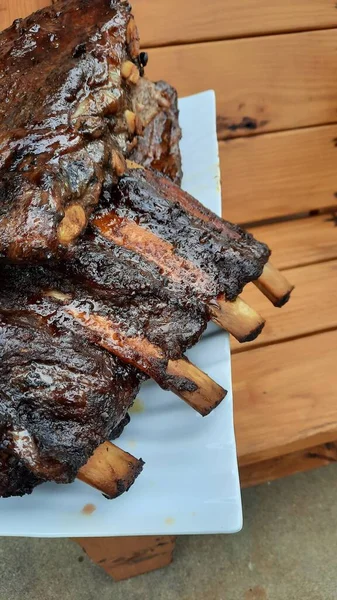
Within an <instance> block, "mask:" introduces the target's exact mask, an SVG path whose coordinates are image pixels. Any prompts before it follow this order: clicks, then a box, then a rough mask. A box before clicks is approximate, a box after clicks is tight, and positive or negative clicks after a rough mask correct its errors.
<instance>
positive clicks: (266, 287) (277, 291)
mask: <svg viewBox="0 0 337 600" xmlns="http://www.w3.org/2000/svg"><path fill="white" fill-rule="evenodd" d="M254 283H255V285H256V286H257V287H258V288H259V290H261V292H262V293H263V294H264V295H265V296H266V297H267V298H268V300H270V301H271V302H272V303H273V304H274V306H276V307H277V308H281V307H282V306H284V305H285V304H286V303H287V302H288V300H289V298H290V295H291V292H292V291H293V289H294V286H293V285H291V283H289V281H288V280H287V279H286V278H285V277H284V275H282V273H280V271H278V270H277V269H275V267H273V265H272V264H271V263H270V262H268V263H267V264H266V265H265V267H264V269H263V272H262V275H261V277H259V279H257V281H254Z"/></svg>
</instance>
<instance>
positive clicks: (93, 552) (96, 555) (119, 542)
mask: <svg viewBox="0 0 337 600" xmlns="http://www.w3.org/2000/svg"><path fill="white" fill-rule="evenodd" d="M73 539H74V541H75V542H76V543H77V544H79V545H80V546H81V547H82V548H83V550H84V551H85V552H86V553H87V555H88V556H89V558H91V560H92V561H93V562H94V563H96V564H97V565H99V566H100V567H102V568H103V569H104V570H105V571H106V572H107V573H108V574H109V575H111V577H113V578H114V579H115V580H116V581H120V580H122V579H129V578H130V577H136V575H141V574H142V573H148V572H149V571H154V570H155V569H161V568H162V567H166V566H167V565H169V564H170V563H171V562H172V559H173V550H174V545H175V540H176V538H175V536H144V537H143V536H140V537H113V538H73Z"/></svg>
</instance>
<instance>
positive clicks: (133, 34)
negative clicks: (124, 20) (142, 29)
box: [126, 17, 140, 58]
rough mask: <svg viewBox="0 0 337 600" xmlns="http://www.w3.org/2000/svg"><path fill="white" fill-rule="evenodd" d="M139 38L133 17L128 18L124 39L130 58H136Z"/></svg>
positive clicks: (138, 49) (138, 50)
mask: <svg viewBox="0 0 337 600" xmlns="http://www.w3.org/2000/svg"><path fill="white" fill-rule="evenodd" d="M139 40H140V38H139V32H138V28H137V25H136V22H135V20H134V18H133V17H131V18H130V21H129V22H128V25H127V28H126V41H127V43H128V45H129V52H130V54H131V56H132V58H137V56H138V55H139V52H140V41H139Z"/></svg>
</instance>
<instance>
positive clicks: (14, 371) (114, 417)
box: [0, 303, 142, 496]
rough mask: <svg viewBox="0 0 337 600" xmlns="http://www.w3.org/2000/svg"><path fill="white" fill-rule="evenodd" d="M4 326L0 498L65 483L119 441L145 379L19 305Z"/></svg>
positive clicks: (0, 341) (0, 337) (0, 330)
mask: <svg viewBox="0 0 337 600" xmlns="http://www.w3.org/2000/svg"><path fill="white" fill-rule="evenodd" d="M2 309H3V310H2V311H1V319H0V359H1V360H0V379H1V391H0V462H1V467H2V468H1V476H0V495H3V496H7V495H18V494H19V495H22V494H24V493H27V492H28V491H31V490H32V488H33V487H35V485H37V484H38V483H41V482H43V481H48V480H52V481H57V482H60V483H67V482H70V481H73V480H74V478H75V476H76V474H77V472H78V470H79V469H80V467H82V466H83V465H84V464H85V463H86V462H87V460H88V458H89V457H90V456H91V454H92V453H93V451H94V450H95V449H96V448H97V446H99V445H100V444H101V443H102V442H104V441H106V440H107V439H109V438H110V437H111V436H113V435H114V433H113V432H114V430H116V428H117V429H118V426H119V425H120V424H121V422H122V421H123V419H124V418H125V416H126V413H127V411H128V409H129V408H130V406H131V405H132V403H133V401H134V399H135V397H136V394H137V392H138V389H139V385H140V382H141V381H142V375H141V374H140V373H139V372H137V371H136V370H135V369H134V368H133V367H131V366H129V365H127V364H123V363H122V362H121V361H120V360H118V358H116V357H114V356H113V355H112V354H110V353H108V352H106V351H105V350H104V349H101V348H98V347H96V346H95V345H93V344H90V343H89V342H88V340H87V339H86V338H85V336H80V335H77V334H76V333H74V332H72V331H70V330H67V331H65V329H64V330H63V332H62V335H57V332H56V329H55V328H53V327H52V325H51V324H48V323H47V321H46V319H43V318H42V317H41V316H39V315H38V314H34V313H33V312H32V311H29V310H27V309H25V310H23V309H22V306H21V305H18V306H17V307H16V310H15V307H14V306H12V307H11V309H9V303H7V306H6V307H4V306H2Z"/></svg>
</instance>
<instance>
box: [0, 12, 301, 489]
mask: <svg viewBox="0 0 337 600" xmlns="http://www.w3.org/2000/svg"><path fill="white" fill-rule="evenodd" d="M147 61H148V56H147V54H146V53H145V52H140V45H139V35H138V31H137V27H136V24H135V21H134V18H133V16H132V14H131V9H130V6H129V4H128V2H127V1H124V0H58V1H57V2H54V4H53V6H52V7H48V8H46V9H43V10H41V11H38V12H37V13H35V14H34V15H32V16H30V17H28V18H27V19H24V20H19V21H16V22H15V23H14V24H13V26H12V27H11V28H9V29H8V30H6V31H5V32H3V33H2V34H0V62H1V66H2V75H1V78H0V113H1V122H0V123H1V124H0V279H1V282H2V284H1V289H0V358H1V366H0V379H1V391H0V496H5V497H7V496H11V495H23V494H25V493H30V492H31V491H32V490H33V489H34V488H35V487H36V486H37V485H39V484H40V483H43V482H44V481H56V482H59V483H68V482H71V481H73V480H74V479H75V478H76V477H78V478H79V479H81V480H82V481H84V482H86V483H88V484H90V485H92V486H94V487H96V488H97V489H99V490H100V491H101V492H102V493H104V494H105V496H107V497H109V498H113V497H116V496H117V495H119V494H120V493H122V492H124V491H126V490H128V489H129V487H130V486H131V485H132V483H133V482H134V480H135V478H136V477H137V475H138V474H139V473H140V472H141V470H142V467H143V461H142V460H141V459H136V458H134V457H132V456H131V455H129V454H127V453H125V452H123V451H122V450H120V449H119V448H118V447H117V446H115V445H114V444H112V443H111V442H108V441H107V440H111V439H113V440H115V439H116V438H117V437H118V436H119V434H120V433H121V431H122V430H123V428H124V426H125V425H126V424H127V422H128V410H129V409H130V407H131V406H132V404H133V402H134V400H135V398H136V395H137V393H138V390H139V386H140V385H141V383H142V382H143V381H145V380H146V379H148V378H152V379H154V380H155V381H156V382H157V383H158V384H159V385H160V386H161V387H162V388H163V389H166V390H171V391H172V392H174V393H175V394H176V395H177V396H179V397H180V398H181V399H183V400H184V401H185V402H187V403H188V404H189V405H190V406H191V407H192V408H193V409H195V410H197V411H198V412H199V413H200V414H201V415H203V416H206V415H208V414H209V413H210V412H211V411H212V410H214V409H215V408H216V407H217V406H218V405H219V403H220V402H221V401H222V400H223V399H224V398H225V396H226V391H225V390H224V389H223V388H222V387H221V386H219V385H218V384H217V383H216V382H214V381H212V380H211V379H210V378H209V377H208V376H207V375H206V374H205V373H203V372H202V371H201V370H200V369H198V368H197V367H196V366H195V365H193V364H191V363H190V362H189V361H188V360H187V358H186V356H185V352H186V350H187V349H188V348H190V347H191V346H193V345H195V344H196V343H198V341H199V339H200V337H201V335H202V333H203V332H204V331H205V328H206V326H207V323H208V322H209V321H210V320H212V321H214V322H215V323H217V324H218V325H220V327H222V328H224V329H225V330H227V331H229V332H230V333H231V334H232V335H234V336H235V337H236V338H237V339H238V340H239V341H240V342H247V341H250V340H252V339H255V338H256V336H257V335H259V334H260V333H261V331H262V329H263V326H264V319H263V318H262V317H261V316H260V315H259V314H257V313H256V311H255V310H254V309H253V308H252V307H250V306H248V305H247V304H246V303H245V302H244V301H243V300H242V299H241V298H240V294H241V292H242V290H243V288H244V287H245V286H246V285H247V284H248V283H250V282H254V283H255V284H256V285H257V286H258V288H259V289H260V290H261V291H262V293H264V294H265V295H266V296H267V297H268V298H269V299H270V300H271V301H272V302H273V303H274V304H275V306H282V305H283V304H284V303H285V302H287V301H288V299H289V297H290V293H291V290H292V286H291V285H290V284H289V283H288V282H287V281H286V280H285V278H284V277H283V276H282V274H281V273H279V272H278V271H277V270H276V269H275V268H274V267H273V266H272V265H271V264H270V262H269V257H270V250H269V249H268V247H267V246H266V245H265V244H262V243H260V242H258V241H257V240H255V239H254V238H253V236H252V235H250V234H248V233H247V232H245V231H244V230H242V229H241V228H240V227H238V226H236V225H233V224H231V223H229V222H227V221H224V220H223V219H221V218H220V217H218V216H216V215H215V214H213V213H212V212H211V211H209V210H208V209H206V208H205V207H204V206H203V205H202V204H200V203H199V202H198V201H197V200H195V199H194V198H192V197H191V196H190V195H189V194H187V193H186V192H184V191H183V190H182V189H181V187H180V184H181V181H182V164H181V156H180V149H179V142H180V139H181V129H180V126H179V111H178V104H177V93H176V91H175V90H174V89H173V88H172V87H171V86H170V85H169V84H167V83H165V82H157V83H152V82H150V81H149V80H147V79H146V77H144V69H145V67H146V64H147Z"/></svg>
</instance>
